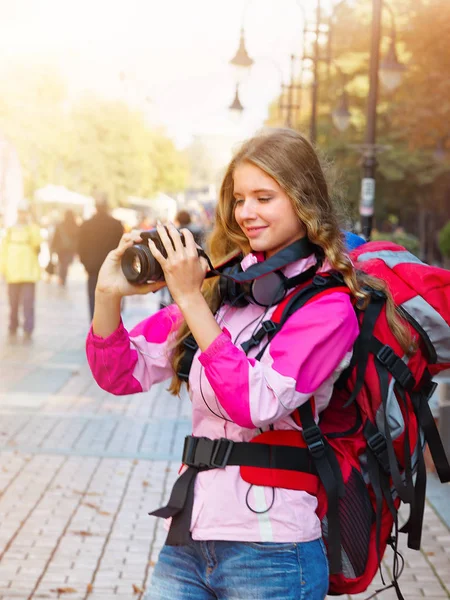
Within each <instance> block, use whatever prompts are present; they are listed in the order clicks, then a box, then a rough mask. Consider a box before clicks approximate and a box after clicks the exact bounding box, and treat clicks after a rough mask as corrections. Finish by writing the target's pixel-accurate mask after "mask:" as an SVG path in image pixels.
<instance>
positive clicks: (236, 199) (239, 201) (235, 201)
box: [234, 198, 244, 206]
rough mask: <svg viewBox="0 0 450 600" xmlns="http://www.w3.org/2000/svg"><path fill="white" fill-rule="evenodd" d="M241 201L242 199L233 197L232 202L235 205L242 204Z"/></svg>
mask: <svg viewBox="0 0 450 600" xmlns="http://www.w3.org/2000/svg"><path fill="white" fill-rule="evenodd" d="M243 202H244V201H243V200H242V198H235V199H234V204H235V206H236V205H237V204H242V203H243Z"/></svg>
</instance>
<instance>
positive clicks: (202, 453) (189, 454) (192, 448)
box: [181, 435, 234, 469]
mask: <svg viewBox="0 0 450 600" xmlns="http://www.w3.org/2000/svg"><path fill="white" fill-rule="evenodd" d="M233 446H234V442H233V441H232V440H228V439H227V438H220V439H219V440H211V439H209V438H207V437H195V436H194V435H187V436H186V437H185V438H184V447H183V457H182V459H181V461H182V463H183V464H185V465H187V466H188V467H197V468H204V467H207V468H210V469H211V468H216V469H224V468H225V467H226V466H227V463H228V459H229V458H230V454H231V451H232V450H233Z"/></svg>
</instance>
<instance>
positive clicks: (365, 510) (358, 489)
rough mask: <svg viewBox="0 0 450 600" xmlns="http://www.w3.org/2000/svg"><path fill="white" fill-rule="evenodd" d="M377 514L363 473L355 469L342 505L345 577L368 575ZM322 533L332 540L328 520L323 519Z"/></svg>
mask: <svg viewBox="0 0 450 600" xmlns="http://www.w3.org/2000/svg"><path fill="white" fill-rule="evenodd" d="M374 520H375V513H374V511H373V508H372V503H371V501H370V497H369V493H368V491H367V487H366V484H365V483H364V479H363V477H362V475H361V473H360V472H359V471H358V470H357V469H355V468H352V472H351V473H350V477H349V478H348V480H347V482H346V484H345V496H344V497H343V498H341V499H340V502H339V522H340V527H341V557H342V574H343V575H344V577H348V578H349V579H354V578H355V577H360V576H361V575H363V574H364V572H365V570H366V565H367V559H368V556H369V549H370V534H371V529H372V524H373V523H374ZM322 534H323V537H324V540H325V542H327V541H328V520H327V518H326V517H324V519H323V520H322Z"/></svg>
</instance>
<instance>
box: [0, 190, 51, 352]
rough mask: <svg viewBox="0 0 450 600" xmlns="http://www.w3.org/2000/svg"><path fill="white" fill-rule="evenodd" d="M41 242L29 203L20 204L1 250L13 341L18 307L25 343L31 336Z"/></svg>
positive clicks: (1, 270)
mask: <svg viewBox="0 0 450 600" xmlns="http://www.w3.org/2000/svg"><path fill="white" fill-rule="evenodd" d="M41 242H42V238H41V233H40V228H39V226H38V225H36V224H35V223H32V222H31V218H30V211H29V204H28V201H27V200H22V201H21V202H20V204H19V207H18V212H17V223H16V224H15V225H13V226H12V227H9V228H8V229H6V232H5V235H4V237H3V239H2V244H1V248H0V273H1V274H2V275H3V277H4V278H5V280H6V283H7V284H8V297H9V307H10V317H9V335H10V337H11V338H12V339H14V338H15V337H16V334H17V329H18V327H19V308H20V307H21V306H22V307H23V317H24V319H23V331H24V338H25V340H30V339H31V334H32V333H33V329H34V300H35V287H36V282H37V281H38V280H39V279H40V275H41V268H40V265H39V261H38V254H39V249H40V245H41Z"/></svg>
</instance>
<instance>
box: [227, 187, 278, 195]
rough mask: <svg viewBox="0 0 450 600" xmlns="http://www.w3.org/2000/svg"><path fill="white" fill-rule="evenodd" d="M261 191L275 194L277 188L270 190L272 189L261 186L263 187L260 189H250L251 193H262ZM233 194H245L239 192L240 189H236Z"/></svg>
mask: <svg viewBox="0 0 450 600" xmlns="http://www.w3.org/2000/svg"><path fill="white" fill-rule="evenodd" d="M261 192H265V193H269V194H274V193H275V190H270V189H267V188H261V189H258V190H250V193H252V194H260V193H261ZM233 194H234V195H235V196H243V195H244V194H242V193H241V192H239V191H238V190H234V191H233Z"/></svg>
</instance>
